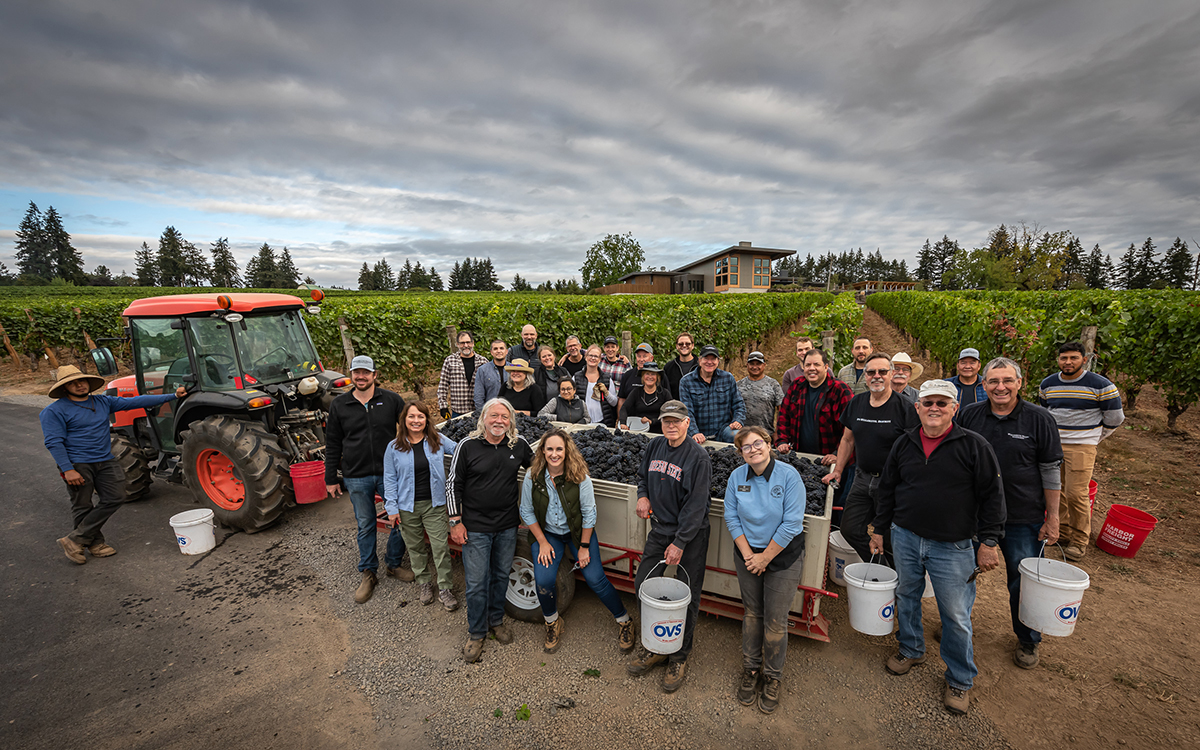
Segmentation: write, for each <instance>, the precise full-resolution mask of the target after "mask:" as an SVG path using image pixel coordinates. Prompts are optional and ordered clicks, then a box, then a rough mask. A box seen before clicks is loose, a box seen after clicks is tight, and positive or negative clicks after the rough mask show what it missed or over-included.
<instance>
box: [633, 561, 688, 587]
mask: <svg viewBox="0 0 1200 750" xmlns="http://www.w3.org/2000/svg"><path fill="white" fill-rule="evenodd" d="M666 564H667V561H666V559H665V558H664V559H662V560H659V561H658V562H657V563H655V564H654V567H653V568H650V573H653V572H654V569H655V568H657V567H658V566H659V565H666ZM675 568H676V569H677V570H679V571H680V572H682V573H683V574H684V575H685V576H687V570H685V569H684V567H683V566H682V565H676V566H675ZM663 572H664V573H665V572H666V569H665V568H664V569H663ZM650 573H647V574H646V578H649V577H650ZM646 578H643V579H642V580H643V581H644V580H646ZM687 579H688V581H687V585H688V588H689V589H690V588H691V587H692V577H691V576H687Z"/></svg>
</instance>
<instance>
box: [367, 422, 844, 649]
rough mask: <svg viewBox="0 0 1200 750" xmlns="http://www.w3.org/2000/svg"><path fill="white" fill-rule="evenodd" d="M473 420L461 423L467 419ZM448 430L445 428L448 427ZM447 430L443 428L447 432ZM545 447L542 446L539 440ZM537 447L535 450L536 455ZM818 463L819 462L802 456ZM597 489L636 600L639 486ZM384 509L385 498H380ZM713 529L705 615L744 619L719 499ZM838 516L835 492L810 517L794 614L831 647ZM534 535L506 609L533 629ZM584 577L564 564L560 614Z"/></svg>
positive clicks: (525, 544)
mask: <svg viewBox="0 0 1200 750" xmlns="http://www.w3.org/2000/svg"><path fill="white" fill-rule="evenodd" d="M468 418H470V415H466V416H463V417H459V419H468ZM443 424H444V423H443ZM554 424H555V426H558V427H562V428H563V429H564V430H566V431H567V432H569V433H570V432H578V431H580V430H590V429H595V427H596V426H595V425H568V424H562V423H557V422H556V423H554ZM441 426H442V425H438V427H439V428H440V427H441ZM539 442H540V441H539ZM705 445H708V446H710V447H713V448H716V449H720V448H723V447H725V446H727V445H729V443H719V442H715V441H709V442H708V443H706V444H705ZM537 447H538V443H534V445H533V448H534V450H537ZM800 455H802V456H806V457H807V458H810V459H812V460H819V459H820V456H813V455H809V454H800ZM449 466H450V458H449V457H446V468H447V471H449ZM524 475H525V473H524V470H522V471H521V472H520V474H519V476H518V481H522V480H523V479H524ZM592 486H593V488H594V490H595V495H596V532H595V533H596V534H597V535H599V537H600V548H601V550H600V551H601V564H602V565H603V566H604V571H605V573H606V575H607V576H608V579H609V581H611V582H612V584H613V586H614V587H615V588H616V589H617V590H618V591H624V592H626V593H629V594H633V593H635V588H634V578H635V576H636V574H637V566H638V565H639V564H640V563H641V558H642V550H643V549H644V547H645V544H646V535H647V534H648V533H649V532H650V521H649V520H648V519H643V518H639V517H638V515H637V487H635V486H633V485H628V484H621V483H618V482H609V481H605V480H601V479H593V480H592ZM376 502H377V503H380V504H382V502H383V501H382V498H378V497H377V498H376ZM708 514H709V522H710V524H711V525H712V531H711V533H710V534H709V542H708V558H707V560H706V565H705V567H706V571H707V572H706V574H705V576H704V586H703V588H702V591H703V593H702V595H701V597H700V611H701V612H705V613H707V614H710V615H715V616H717V617H729V618H732V619H735V620H739V621H740V620H741V619H742V616H743V614H744V612H745V610H744V609H743V607H742V599H741V589H740V588H739V587H738V580H737V573H736V572H735V571H734V556H735V555H737V554H738V551H737V547H736V545H734V543H733V537H731V536H730V534H729V529H728V528H727V527H726V525H725V500H724V498H712V500H711V503H710V505H709V511H708ZM832 514H833V488H832V487H828V488H826V490H825V507H824V512H823V513H822V514H821V515H819V516H815V515H807V514H806V515H805V516H804V567H803V570H802V572H801V575H800V585H799V586H798V587H797V589H796V596H795V598H794V599H793V601H792V607H791V610H790V612H789V615H788V632H789V633H791V634H793V635H799V636H804V637H806V638H812V639H814V640H818V641H826V642H828V641H829V621H828V620H827V619H826V618H825V616H824V615H822V614H821V597H823V596H829V597H833V598H835V599H836V598H837V597H838V595H837V594H836V593H834V592H831V591H828V590H827V589H826V588H825V585H826V581H825V577H826V570H827V568H826V555H827V553H828V548H829V531H830V520H831V518H832ZM378 519H379V520H378V525H379V527H380V528H381V529H387V528H390V524H389V522H388V519H387V514H386V513H385V512H383V510H382V508H381V509H380V512H379V516H378ZM531 537H532V535H531V534H530V533H529V531H528V529H526V528H525V527H524V526H522V527H521V529H520V531H519V532H518V538H517V551H516V555H515V556H514V558H513V567H512V570H511V571H510V573H509V585H508V593H507V601H506V602H505V610H506V611H507V612H508V614H509V615H510V616H512V617H514V618H515V619H520V620H524V621H527V622H541V621H542V611H541V608H540V606H539V604H538V599H537V591H536V588H535V585H534V578H533V554H532V552H531V541H532V539H531ZM451 549H452V550H453V551H454V552H455V553H459V554H460V553H461V548H459V546H458V545H456V544H454V543H453V542H451ZM582 577H583V576H582V574H580V573H577V572H576V573H574V574H573V571H572V570H571V567H570V566H568V565H560V566H559V571H558V606H559V611H560V612H561V611H565V610H566V608H567V607H568V606H570V603H571V600H572V599H573V598H574V592H575V583H576V578H579V579H582Z"/></svg>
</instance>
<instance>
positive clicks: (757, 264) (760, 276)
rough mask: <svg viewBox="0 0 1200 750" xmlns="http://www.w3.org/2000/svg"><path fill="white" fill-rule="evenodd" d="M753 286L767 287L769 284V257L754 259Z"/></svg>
mask: <svg viewBox="0 0 1200 750" xmlns="http://www.w3.org/2000/svg"><path fill="white" fill-rule="evenodd" d="M754 286H756V287H765V288H769V287H770V286H771V259H770V258H755V259H754Z"/></svg>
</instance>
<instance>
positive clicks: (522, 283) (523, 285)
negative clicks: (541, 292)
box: [512, 273, 533, 292]
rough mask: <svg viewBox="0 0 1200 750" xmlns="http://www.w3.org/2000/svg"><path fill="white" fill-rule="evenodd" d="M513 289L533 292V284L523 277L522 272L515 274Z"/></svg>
mask: <svg viewBox="0 0 1200 750" xmlns="http://www.w3.org/2000/svg"><path fill="white" fill-rule="evenodd" d="M512 290H513V291H514V292H532V291H533V285H532V284H530V283H529V282H528V281H526V280H525V279H522V278H521V274H519V273H517V274H513V280H512Z"/></svg>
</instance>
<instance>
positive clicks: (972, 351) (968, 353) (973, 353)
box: [958, 347, 979, 359]
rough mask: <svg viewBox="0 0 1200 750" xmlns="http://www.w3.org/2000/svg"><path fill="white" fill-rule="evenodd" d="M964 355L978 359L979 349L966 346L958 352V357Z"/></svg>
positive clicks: (964, 356)
mask: <svg viewBox="0 0 1200 750" xmlns="http://www.w3.org/2000/svg"><path fill="white" fill-rule="evenodd" d="M966 357H974V358H975V359H979V350H978V349H972V348H970V347H967V348H966V349H963V350H962V351H961V352H959V353H958V358H959V359H965V358H966Z"/></svg>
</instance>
